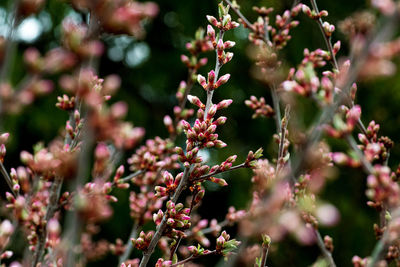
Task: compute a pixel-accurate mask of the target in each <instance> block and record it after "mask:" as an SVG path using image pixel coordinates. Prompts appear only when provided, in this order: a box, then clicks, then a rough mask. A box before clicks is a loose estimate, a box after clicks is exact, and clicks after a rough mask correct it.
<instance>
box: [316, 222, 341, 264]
mask: <svg viewBox="0 0 400 267" xmlns="http://www.w3.org/2000/svg"><path fill="white" fill-rule="evenodd" d="M313 230H314V233H315V236H316V237H317V245H318V247H319V249H320V250H321V252H322V255H324V257H325V259H326V260H327V261H328V264H329V266H330V267H336V264H335V261H334V260H333V257H332V253H331V252H330V251H329V250H327V249H326V247H325V243H324V240H323V239H322V237H321V234H320V233H319V231H318V229H316V228H313Z"/></svg>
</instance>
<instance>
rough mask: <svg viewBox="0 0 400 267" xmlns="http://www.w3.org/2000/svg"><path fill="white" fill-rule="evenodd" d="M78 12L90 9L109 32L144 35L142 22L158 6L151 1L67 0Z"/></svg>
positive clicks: (154, 12) (153, 12) (149, 16)
mask: <svg viewBox="0 0 400 267" xmlns="http://www.w3.org/2000/svg"><path fill="white" fill-rule="evenodd" d="M69 2H70V3H71V4H72V6H73V7H74V8H76V9H77V10H78V11H79V12H83V11H90V12H91V13H92V14H93V15H94V16H96V17H97V19H98V20H99V22H98V23H99V24H100V25H101V27H102V28H103V29H104V31H106V32H108V33H111V34H129V35H133V36H135V37H142V36H143V35H144V29H143V23H144V21H145V20H146V19H152V18H154V17H155V16H156V15H157V13H158V6H157V5H156V4H155V3H153V2H138V1H117V2H116V1H113V0H105V1H91V0H69Z"/></svg>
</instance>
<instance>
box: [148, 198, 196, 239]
mask: <svg viewBox="0 0 400 267" xmlns="http://www.w3.org/2000/svg"><path fill="white" fill-rule="evenodd" d="M166 207H167V211H166V215H167V222H166V223H167V226H168V227H167V229H166V233H165V235H167V236H168V237H171V238H178V237H183V236H184V235H185V233H184V231H185V230H186V229H188V228H189V227H190V225H191V223H190V216H189V213H190V209H189V208H184V206H183V204H182V203H178V204H175V203H173V202H172V201H168V202H167V205H166ZM163 217H164V212H163V211H162V210H159V211H158V212H157V213H155V214H153V221H154V222H155V223H156V225H159V224H160V223H161V221H162V219H163Z"/></svg>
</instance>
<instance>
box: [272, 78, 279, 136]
mask: <svg viewBox="0 0 400 267" xmlns="http://www.w3.org/2000/svg"><path fill="white" fill-rule="evenodd" d="M270 87H271V96H272V104H273V106H274V111H275V116H274V118H275V125H276V132H277V133H280V132H281V123H282V122H281V108H280V105H279V96H278V92H277V88H276V85H275V84H273V85H272V86H270Z"/></svg>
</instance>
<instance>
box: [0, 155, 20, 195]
mask: <svg viewBox="0 0 400 267" xmlns="http://www.w3.org/2000/svg"><path fill="white" fill-rule="evenodd" d="M0 172H1V174H2V175H3V177H4V180H6V182H7V185H8V187H9V188H10V192H11V193H12V194H13V196H14V197H17V195H16V194H15V192H14V190H13V183H12V180H11V177H10V175H8V172H7V170H6V168H5V167H4V164H3V162H1V161H0Z"/></svg>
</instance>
